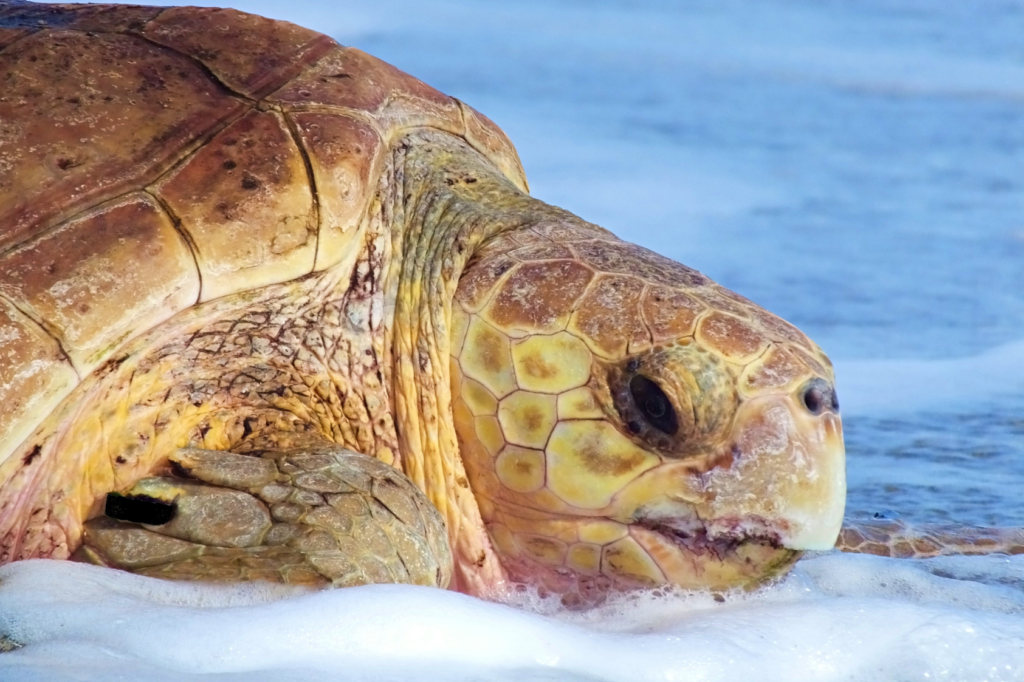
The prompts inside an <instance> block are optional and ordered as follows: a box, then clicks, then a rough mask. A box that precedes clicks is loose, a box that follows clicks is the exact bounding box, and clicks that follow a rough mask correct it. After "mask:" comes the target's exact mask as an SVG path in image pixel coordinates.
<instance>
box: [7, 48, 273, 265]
mask: <svg viewBox="0 0 1024 682" xmlns="http://www.w3.org/2000/svg"><path fill="white" fill-rule="evenodd" d="M53 30H55V29H50V30H49V31H53ZM59 30H61V31H64V32H67V33H87V32H86V31H80V30H77V29H59ZM49 31H47V30H44V31H34V32H32V33H29V34H27V35H25V36H22V37H21V38H19V39H18V40H17V41H16V42H17V43H20V42H21V41H22V40H24V39H26V38H28V37H31V36H33V35H35V34H37V33H47V32H49ZM89 33H91V32H89ZM105 33H107V34H108V35H120V36H127V37H129V38H134V39H136V40H139V41H140V42H143V43H146V44H152V45H154V46H156V47H157V48H159V49H167V51H168V52H171V53H173V54H177V55H180V56H183V57H185V58H186V59H188V60H189V61H190V62H192V63H193V64H197V65H199V67H200V68H201V70H202V71H203V72H204V73H205V72H208V71H209V69H206V67H205V65H202V64H201V63H200V62H199V61H197V60H195V59H193V58H191V57H189V56H188V55H182V54H181V53H179V52H177V51H176V50H173V49H170V48H164V46H162V45H159V44H157V43H153V41H150V40H148V39H146V38H144V37H143V36H140V35H138V34H137V33H133V32H122V33H117V32H114V31H108V32H105ZM12 44H13V43H12ZM8 47H9V46H8ZM5 50H6V48H4V49H3V50H0V53H3V52H4V51H5ZM206 75H209V74H206ZM213 84H214V85H215V86H218V87H221V88H223V89H224V90H225V92H226V94H227V96H228V97H229V98H231V95H233V94H234V93H233V91H232V90H230V89H228V88H226V87H225V86H223V85H222V84H221V83H220V81H219V80H217V79H214V80H213ZM231 99H232V102H233V104H234V105H236V106H237V105H239V104H241V105H245V104H246V103H249V105H248V106H242V107H241V108H240V109H239V110H238V112H237V113H236V114H235V115H233V116H230V115H228V116H223V117H221V118H220V119H219V120H218V121H217V122H216V123H215V124H214V125H213V126H211V127H210V128H208V129H206V130H205V131H203V132H202V133H200V134H198V135H197V136H196V137H195V138H193V139H192V140H191V141H190V142H189V143H188V144H187V145H185V146H184V147H183V148H182V150H181V151H182V153H181V155H180V156H179V157H178V158H177V159H176V160H173V161H170V162H169V164H168V165H167V167H166V168H162V169H161V168H160V167H157V168H156V169H154V170H153V171H152V172H153V174H152V175H149V176H143V177H140V178H138V179H137V181H136V182H134V183H132V185H131V187H130V188H129V189H126V190H124V191H123V192H119V193H117V194H111V195H109V196H107V195H104V194H100V195H99V196H98V197H97V198H96V200H94V201H92V202H88V203H85V204H83V205H81V207H80V208H78V210H74V211H72V212H70V213H58V214H57V215H55V216H53V217H52V218H51V219H50V220H48V221H44V222H41V223H38V224H36V225H35V226H34V227H33V228H31V229H29V230H26V231H25V232H24V234H23V238H22V239H16V240H13V241H10V242H8V243H6V244H2V245H0V259H2V258H3V257H4V256H6V255H7V254H8V253H11V252H12V251H14V250H16V249H18V248H20V247H22V246H24V245H25V244H28V243H30V242H32V241H33V240H35V239H38V238H40V237H43V236H44V235H47V234H49V233H51V232H53V231H54V230H56V229H59V228H60V227H61V226H62V225H64V224H66V223H68V222H71V221H73V220H76V219H78V218H80V217H81V216H83V215H85V214H86V213H88V212H90V211H93V210H95V209H96V208H98V207H100V206H102V205H103V204H106V203H108V202H112V201H115V200H117V199H120V198H123V197H124V196H126V195H128V194H132V193H134V192H138V191H140V190H141V191H147V192H148V191H149V188H150V187H151V186H153V185H156V184H157V183H159V182H160V181H161V180H162V179H163V178H165V177H166V176H168V175H169V174H171V173H172V172H174V171H175V170H176V169H178V168H179V167H181V166H182V165H184V164H185V163H186V162H187V161H188V160H189V159H191V158H192V157H193V155H195V153H196V152H198V151H199V150H200V149H202V148H203V147H204V146H205V145H206V144H207V143H209V141H210V140H212V139H213V138H214V137H216V136H217V135H218V134H219V133H220V132H221V131H222V130H224V129H225V128H227V127H228V126H230V125H231V124H232V123H234V122H236V121H237V120H239V119H240V118H242V117H243V116H245V115H246V114H248V113H249V112H250V111H251V110H252V109H253V105H254V104H255V102H254V101H253V100H250V99H248V98H242V101H238V99H237V98H231ZM0 243H2V242H0Z"/></svg>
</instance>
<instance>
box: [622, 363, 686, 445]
mask: <svg viewBox="0 0 1024 682" xmlns="http://www.w3.org/2000/svg"><path fill="white" fill-rule="evenodd" d="M629 391H630V393H632V394H633V402H634V403H635V404H636V406H637V409H639V410H640V413H641V414H643V415H644V417H646V418H647V421H648V422H649V423H650V425H651V426H653V427H654V428H656V429H658V430H659V431H661V432H662V433H667V434H668V435H670V436H674V435H675V434H676V432H677V431H679V420H678V419H676V411H675V410H674V409H672V403H671V401H669V399H668V396H667V395H665V392H664V391H663V390H661V386H658V384H656V383H654V382H653V381H651V380H650V379H648V378H647V377H645V376H643V375H642V374H637V375H636V376H635V377H633V378H632V379H631V380H630V382H629Z"/></svg>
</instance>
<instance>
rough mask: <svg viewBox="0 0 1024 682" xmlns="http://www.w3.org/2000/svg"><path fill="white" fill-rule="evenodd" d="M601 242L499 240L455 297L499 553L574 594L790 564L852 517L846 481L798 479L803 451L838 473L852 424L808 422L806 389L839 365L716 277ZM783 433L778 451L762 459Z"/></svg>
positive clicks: (473, 432)
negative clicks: (573, 586)
mask: <svg viewBox="0 0 1024 682" xmlns="http://www.w3.org/2000/svg"><path fill="white" fill-rule="evenodd" d="M535 236H536V235H532V234H529V233H528V234H527V235H526V236H525V237H522V236H521V237H520V240H521V241H529V240H530V239H532V238H533V237H535ZM585 236H587V235H586V233H585V232H584V233H582V234H581V233H580V231H578V230H577V231H574V233H573V234H572V235H568V234H567V235H565V236H564V238H563V239H562V241H561V243H558V235H557V234H556V235H554V236H552V235H550V234H549V235H547V237H546V238H545V239H542V240H540V239H538V240H536V242H537V243H535V244H532V245H531V246H526V247H522V246H520V244H519V243H518V242H517V241H515V239H514V238H513V237H510V236H500V237H498V238H496V239H495V240H493V241H492V242H491V243H490V244H489V245H488V246H489V247H490V248H486V249H484V251H483V253H484V255H483V256H482V257H480V258H479V259H478V260H477V261H475V262H473V263H471V264H470V266H469V268H468V270H467V272H466V274H465V275H464V277H463V284H460V288H459V291H458V293H457V294H456V297H455V301H454V303H453V307H452V311H453V313H452V314H453V320H452V327H453V329H455V330H456V331H455V334H454V335H453V336H454V339H455V343H454V344H453V350H452V360H453V363H452V364H453V372H452V376H453V379H452V381H453V399H454V400H453V410H454V414H455V423H456V431H457V434H458V437H459V444H460V450H461V454H462V458H463V461H464V462H465V465H466V470H467V473H468V474H469V478H470V483H471V485H472V486H473V488H474V491H475V492H476V495H477V498H478V499H482V500H483V502H482V503H481V513H482V515H483V518H484V521H485V523H486V524H487V527H488V531H489V533H490V536H491V540H492V543H493V546H494V548H495V549H496V551H497V552H498V554H499V556H500V557H501V559H502V561H503V563H504V564H505V565H506V568H507V569H508V570H509V573H510V575H511V576H512V577H513V578H516V577H517V576H519V575H522V576H533V577H536V576H537V575H538V574H540V575H542V576H543V575H544V571H545V567H547V569H549V574H548V575H549V576H550V577H551V580H553V581H555V582H557V581H563V583H562V584H563V585H564V581H565V580H567V579H571V580H591V579H593V578H595V577H600V578H601V579H604V580H606V581H610V582H611V583H613V584H614V583H619V584H623V585H631V586H635V585H653V584H660V583H663V582H666V581H671V582H675V583H679V584H683V585H687V584H693V585H697V584H701V585H704V586H707V585H709V584H710V585H711V586H714V585H715V584H716V582H720V583H721V584H722V585H723V586H724V585H731V584H737V583H740V584H742V583H744V582H745V581H746V582H750V581H753V580H756V579H763V578H765V577H769V576H770V575H772V574H773V573H775V572H777V571H778V570H782V569H783V568H784V567H785V566H787V565H789V564H790V563H791V562H792V561H793V560H795V557H796V555H797V553H796V552H795V551H793V549H791V548H790V546H792V545H793V544H800V543H803V544H804V545H806V546H808V547H809V546H810V545H813V544H814V542H815V541H816V539H817V538H818V537H819V536H827V535H828V533H830V532H832V531H831V528H830V526H835V527H836V528H838V523H839V521H840V520H841V517H842V495H839V491H838V490H837V489H836V488H835V486H833V488H831V489H823V488H821V487H820V486H818V487H815V484H814V482H813V481H808V480H803V479H807V478H814V476H813V475H812V474H811V473H809V472H803V474H806V475H803V474H801V475H803V479H801V480H798V481H795V482H794V481H790V482H789V483H786V482H785V479H786V476H788V475H789V474H788V472H787V471H786V470H785V467H786V466H787V465H788V464H787V462H788V460H787V459H786V458H787V457H789V456H790V455H792V451H793V450H794V449H796V450H801V451H802V452H804V453H805V454H807V456H808V457H810V459H812V460H815V461H817V460H821V463H820V467H819V468H825V469H828V470H829V472H830V473H829V476H831V477H832V478H835V476H834V475H833V474H834V467H835V464H836V461H835V460H836V459H837V458H838V460H839V464H840V465H841V459H842V443H841V436H839V443H838V444H837V443H835V442H834V441H835V436H836V434H838V433H839V429H838V415H837V414H835V411H834V410H831V411H829V410H826V411H825V412H826V413H825V414H823V415H808V414H796V415H795V416H793V415H792V414H791V413H796V412H800V406H799V405H797V404H796V403H797V402H798V401H797V400H795V399H794V398H793V395H792V394H794V393H797V392H799V390H800V388H801V387H802V386H804V385H805V384H807V382H808V381H820V382H822V385H826V384H827V385H828V386H830V385H831V380H832V377H831V371H830V369H826V367H827V365H826V363H827V360H825V359H824V356H823V355H821V353H820V351H818V350H817V348H816V347H815V346H814V345H813V344H812V343H811V342H810V341H808V340H807V339H806V337H804V336H803V334H801V333H800V332H799V331H797V330H796V329H795V328H793V327H792V326H790V325H788V324H787V323H785V322H783V321H781V320H779V319H778V318H775V317H774V316H771V315H769V314H768V313H765V312H764V311H762V310H761V309H759V308H757V307H756V306H754V305H753V304H751V303H749V302H748V301H746V300H745V299H742V298H740V297H738V296H736V295H734V294H731V293H730V292H727V291H726V290H724V289H721V288H720V287H718V286H717V285H715V284H713V283H711V282H710V281H708V280H707V279H706V278H704V277H703V276H702V275H700V274H699V273H696V272H694V271H692V270H689V269H688V268H685V267H683V266H680V265H678V264H676V263H672V262H671V261H667V260H666V259H663V258H661V257H660V256H656V255H655V254H653V253H651V252H648V251H646V250H644V249H641V248H640V247H636V246H633V245H631V244H627V243H625V242H620V241H616V240H614V238H609V237H608V236H607V235H606V234H605V233H600V232H597V231H595V232H594V234H593V235H592V236H593V237H594V238H595V239H593V240H587V239H585V238H581V237H585ZM552 256H555V257H554V258H553V257H552ZM499 258H500V259H501V262H502V263H511V267H509V266H508V265H503V266H499V265H498V264H497V259H499ZM492 260H493V261H495V263H491V261H492ZM644 401H646V402H644ZM641 403H643V404H641ZM662 403H664V404H662ZM645 410H646V412H645ZM659 410H660V411H665V410H669V411H670V414H665V415H664V416H661V417H659V416H658V414H659ZM780 411H781V412H780ZM781 413H785V416H784V417H778V416H777V414H781ZM780 419H781V421H779V420H780ZM773 420H774V421H773ZM782 422H785V423H784V424H783V423H782ZM772 428H774V429H775V431H776V432H777V433H778V434H780V435H779V439H781V440H779V443H780V444H779V446H778V447H777V448H776V450H777V452H770V453H769V452H765V453H758V452H754V449H755V446H752V445H751V443H753V442H755V441H756V440H757V438H760V437H762V436H763V434H765V433H767V432H768V431H771V429H772ZM751 434H753V435H751ZM829 434H831V435H829ZM744 447H745V448H747V451H746V452H745V451H743V450H742V448H744ZM756 447H759V446H756ZM769 449H770V448H769ZM812 451H813V452H812ZM836 453H838V455H837V454H836ZM736 458H739V459H740V460H742V461H741V462H736V461H734V460H735V459H736ZM773 458H774V459H773ZM815 458H817V459H815ZM743 467H745V469H744V476H743V477H740V478H737V471H739V470H740V469H741V468H743ZM812 468H813V467H812ZM789 478H793V477H792V476H790V477H789ZM797 478H799V476H797ZM839 478H841V476H840V477H839ZM745 480H749V481H750V483H751V485H750V486H749V490H746V489H744V484H743V481H745ZM719 490H720V491H721V492H722V496H723V497H722V499H716V494H717V492H718V491H719ZM741 498H743V499H741ZM747 498H751V499H754V498H760V499H761V500H762V502H763V504H753V503H749V502H744V501H743V500H744V499H747ZM791 498H792V499H798V500H799V501H800V504H802V505H804V506H805V507H806V505H807V504H811V502H809V501H810V500H812V499H815V500H818V501H819V502H820V504H819V505H818V508H816V509H813V510H808V509H805V508H800V509H794V508H791V506H792V505H790V506H787V502H786V500H787V499H791ZM812 506H813V504H812ZM766 510H768V511H771V512H772V513H774V514H775V515H774V516H772V513H767V512H766ZM715 514H718V516H717V517H715ZM815 514H817V516H818V517H819V518H818V519H817V520H815V518H813V517H814V516H815ZM712 517H714V518H712ZM800 523H803V524H805V527H798V526H799V525H800ZM716 524H717V525H716ZM820 526H829V527H827V528H824V529H822V528H821V527H820ZM667 527H668V528H674V529H675V530H674V531H670V532H666V531H665V528H667ZM676 531H678V532H676ZM687 533H689V535H687ZM743 533H749V534H752V535H753V536H755V537H753V539H752V541H751V542H741V541H740V540H742V539H743V538H742V537H741V536H742V535H743ZM787 534H788V535H787ZM686 538H690V540H687V539H686ZM793 538H795V540H792V539H793ZM808 538H810V539H809V540H808ZM790 540H792V541H790ZM688 541H689V542H691V544H693V543H695V544H693V547H691V548H690V549H687V548H686V546H685V545H686V543H687V542H688ZM715 542H718V543H719V545H718V546H716V549H715V551H710V550H708V549H707V547H710V546H712V545H713V544H714V543H715ZM787 542H788V545H787ZM701 543H703V546H704V547H705V549H701V547H700V545H701ZM797 549H798V548H797ZM691 550H692V551H691ZM517 566H519V567H522V569H521V570H517ZM773 567H774V568H773ZM566 576H569V578H566ZM541 582H543V577H542V579H541ZM552 584H554V583H552Z"/></svg>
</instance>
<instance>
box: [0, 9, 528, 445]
mask: <svg viewBox="0 0 1024 682" xmlns="http://www.w3.org/2000/svg"><path fill="white" fill-rule="evenodd" d="M424 126H426V127H432V128H436V129H440V130H443V131H446V132H449V133H451V134H454V135H459V136H461V137H463V138H464V139H465V140H466V141H467V142H469V144H470V145H472V146H473V147H474V148H475V149H477V150H478V151H479V152H480V153H482V154H483V155H485V156H486V157H487V158H488V159H490V160H491V162H493V163H494V164H495V165H496V166H497V167H498V168H499V169H501V171H502V172H503V173H504V174H505V175H506V176H507V177H508V178H509V179H510V180H511V181H512V182H513V183H515V184H516V185H517V186H518V187H520V188H521V189H523V190H525V189H526V181H525V177H524V175H523V172H522V169H521V166H520V164H519V159H518V157H517V155H516V152H515V149H514V148H513V147H512V145H511V143H510V142H509V141H508V139H507V138H506V137H505V135H504V133H502V132H501V130H500V129H499V128H498V127H497V126H495V125H494V124H493V123H492V122H491V121H490V120H488V119H487V118H486V117H484V116H483V115H481V114H479V113H477V112H476V111H474V110H473V109H472V108H471V107H469V106H467V105H465V104H463V103H462V102H460V101H458V100H456V99H454V98H451V97H448V96H446V95H444V94H442V93H440V92H438V91H437V90H434V89H433V88H431V87H429V86H427V85H425V84H424V83H422V82H421V81H419V80H417V79H415V78H413V77H411V76H409V75H407V74H405V73H403V72H402V71H399V70H398V69H396V68H394V67H392V66H390V65H388V64H386V63H384V62H382V61H380V60H378V59H376V58H374V57H372V56H370V55H368V54H366V53H364V52H361V51H360V50H358V49H355V48H351V47H344V46H341V45H339V44H337V43H336V42H335V41H334V40H332V39H331V38H329V37H327V36H324V35H321V34H319V33H316V32H314V31H310V30H308V29H305V28H301V27H299V26H295V25H293V24H290V23H287V22H283V21H274V20H270V19H266V18H263V17H259V16H254V15H251V14H246V13H243V12H238V11H236V10H231V9H210V8H196V7H179V8H155V7H139V6H126V5H49V4H47V5H42V4H34V3H28V2H14V3H11V2H3V1H2V0H0V462H2V461H3V460H4V459H6V458H7V457H9V456H10V453H11V452H12V451H14V450H15V449H16V448H17V446H18V445H19V444H20V443H22V442H23V441H24V440H25V438H27V437H28V436H29V435H30V434H31V433H32V431H33V430H34V429H35V428H36V427H37V426H38V425H39V423H40V422H41V421H42V420H43V419H44V418H45V417H46V416H47V415H48V414H49V412H50V411H51V410H52V409H53V408H54V407H55V406H56V405H57V404H58V403H59V402H60V401H61V400H62V399H63V398H64V397H65V396H67V395H68V394H69V393H70V392H71V391H72V389H74V387H75V386H76V385H77V384H78V383H80V382H81V381H82V380H83V379H84V378H85V377H86V376H88V375H89V373H90V372H92V371H93V370H94V369H96V368H97V367H99V366H100V365H102V364H103V363H104V362H105V361H107V360H108V359H109V358H110V357H111V356H112V355H113V354H114V353H116V352H117V350H118V348H119V347H120V346H122V345H123V344H124V343H125V342H127V341H128V340H130V339H131V338H133V337H134V336H137V335H139V334H141V333H143V332H145V331H147V330H149V329H151V328H153V327H154V326H155V325H158V324H160V323H161V322H163V321H164V320H167V319H168V318H170V317H171V316H173V315H175V314H176V313H179V312H181V311H182V310H184V309H187V308H189V307H190V306H193V305H196V304H197V303H200V302H203V301H208V300H211V299H215V298H218V297H223V296H228V295H231V294H235V293H237V292H241V291H246V290H251V289H255V288H258V287H263V286H266V285H269V284H274V283H279V282H284V281H287V280H290V279H294V278H297V277H301V276H303V275H306V274H308V273H310V272H315V271H321V270H324V269H327V268H331V267H332V266H335V265H337V264H339V263H341V262H342V261H344V260H345V259H346V258H347V257H351V254H352V253H353V251H355V250H357V249H358V245H359V244H360V241H359V235H360V233H361V230H360V223H361V221H362V219H363V216H364V214H365V213H366V210H367V207H368V204H369V202H370V200H371V198H372V194H373V192H374V188H375V185H376V182H377V178H378V174H379V173H380V170H381V168H382V166H383V159H384V155H385V154H386V153H387V150H388V149H389V147H390V145H391V144H392V143H393V142H394V141H395V140H396V139H397V138H398V137H399V136H401V135H402V134H403V133H404V132H406V131H408V130H409V129H411V128H417V127H424Z"/></svg>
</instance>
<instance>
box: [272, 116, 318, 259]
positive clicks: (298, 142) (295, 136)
mask: <svg viewBox="0 0 1024 682" xmlns="http://www.w3.org/2000/svg"><path fill="white" fill-rule="evenodd" d="M289 113H290V112H288V111H281V118H283V119H284V122H285V125H286V126H287V127H288V134H289V135H290V136H291V138H292V142H294V143H295V146H296V147H298V150H299V155H300V156H301V157H302V166H303V168H305V169H306V181H307V182H308V183H309V193H310V196H311V198H312V199H313V205H312V207H311V212H312V219H313V222H314V223H315V224H316V245H315V246H314V247H313V266H312V268H311V269H310V272H315V271H316V264H317V263H318V262H319V260H318V259H319V258H320V231H321V230H322V229H323V221H322V220H321V219H320V191H319V189H318V188H317V185H316V174H315V173H314V172H313V162H312V160H310V158H309V150H307V149H306V145H304V144H303V143H302V136H301V135H300V134H299V129H298V126H297V124H296V122H295V119H293V118H292V117H291V116H290V115H289Z"/></svg>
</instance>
